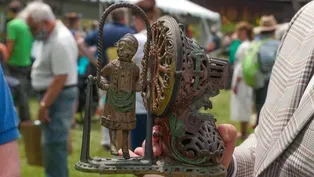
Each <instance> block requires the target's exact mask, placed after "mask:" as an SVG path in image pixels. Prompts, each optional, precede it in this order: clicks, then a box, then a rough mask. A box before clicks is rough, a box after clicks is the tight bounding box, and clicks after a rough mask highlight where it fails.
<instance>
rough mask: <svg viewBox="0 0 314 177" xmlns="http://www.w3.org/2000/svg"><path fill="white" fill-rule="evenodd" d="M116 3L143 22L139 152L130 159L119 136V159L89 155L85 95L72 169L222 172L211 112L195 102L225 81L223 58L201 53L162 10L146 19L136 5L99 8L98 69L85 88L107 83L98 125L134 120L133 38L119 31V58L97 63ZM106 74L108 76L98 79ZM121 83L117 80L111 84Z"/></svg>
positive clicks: (123, 125) (114, 127) (204, 102)
mask: <svg viewBox="0 0 314 177" xmlns="http://www.w3.org/2000/svg"><path fill="white" fill-rule="evenodd" d="M117 8H131V9H132V10H135V11H137V12H138V13H139V14H141V16H142V17H143V20H144V22H145V24H146V28H147V42H146V45H145V49H144V51H143V52H144V58H143V60H142V68H143V70H142V73H141V76H140V83H142V86H141V95H142V97H143V102H144V105H145V106H146V109H147V127H146V129H147V132H146V144H145V153H144V154H145V155H144V157H133V158H130V156H129V154H128V152H127V149H126V147H127V143H125V142H127V141H128V140H127V139H123V143H122V151H123V157H124V158H122V157H116V158H91V157H90V156H89V149H90V148H89V144H90V131H91V130H90V129H91V121H90V117H91V111H89V110H90V105H89V104H90V102H89V101H87V103H86V109H87V111H86V115H85V117H84V129H83V141H82V150H81V159H80V161H79V162H78V163H77V164H76V166H75V168H76V169H77V170H79V171H83V172H89V173H100V174H161V175H166V176H171V175H179V176H182V175H197V176H211V177H217V176H225V174H226V170H225V169H224V167H223V166H222V165H221V164H220V161H221V159H222V156H223V153H224V143H223V141H222V138H221V136H220V134H219V133H218V131H217V128H216V125H215V122H216V119H215V118H214V117H213V115H210V114H202V113H199V110H200V108H202V107H205V108H206V109H211V108H212V102H211V101H210V100H209V98H210V97H214V96H216V95H218V94H219V90H220V89H223V88H224V87H225V85H226V83H228V82H227V78H228V75H227V74H228V73H227V71H228V63H227V61H226V60H222V59H217V58H211V57H209V56H207V54H206V52H205V51H204V49H203V48H202V47H200V46H199V45H198V44H197V43H196V42H195V41H194V40H191V39H189V38H187V37H186V36H185V35H184V34H185V33H184V29H183V28H182V25H180V24H178V23H177V22H176V20H175V19H174V18H172V17H170V16H164V17H161V18H160V19H158V20H157V21H156V22H155V23H154V24H152V26H150V24H149V22H148V20H147V16H146V14H145V13H144V12H143V11H142V10H141V9H140V8H139V7H137V6H136V5H132V4H128V3H117V4H114V5H112V6H110V7H108V9H106V11H105V12H104V14H103V16H102V18H101V21H100V25H99V36H98V39H99V41H98V55H99V58H98V67H97V76H96V77H92V76H90V77H89V79H88V81H89V82H88V83H89V86H88V94H87V100H89V99H90V97H91V95H92V94H93V93H92V89H90V88H91V87H92V86H93V84H95V83H96V85H97V86H98V87H99V88H101V89H105V90H108V92H107V93H108V95H107V96H108V100H107V102H106V106H105V111H104V115H103V116H102V125H103V126H106V127H108V128H109V129H110V130H111V131H112V132H116V131H118V130H122V131H123V137H124V138H125V137H127V136H128V131H129V130H131V129H133V128H134V126H135V124H134V122H136V119H135V111H134V109H135V97H134V94H135V91H134V90H136V89H135V85H136V84H135V82H137V78H138V77H137V76H138V74H137V70H138V69H137V68H136V66H134V63H133V62H132V61H131V60H130V56H131V55H132V56H133V53H134V48H135V47H134V46H135V45H136V43H137V42H136V41H134V38H133V37H132V36H131V35H129V36H127V37H123V38H122V39H121V40H120V41H124V42H122V43H121V45H120V42H119V43H118V45H117V47H118V59H117V60H114V61H113V62H110V63H109V64H107V65H106V66H104V67H103V63H102V60H103V47H102V46H103V41H102V39H103V38H102V36H103V25H104V22H105V19H106V17H107V16H108V15H109V13H110V12H111V11H113V10H115V9H117ZM125 47H126V48H125ZM130 48H131V49H132V50H131V49H130ZM129 49H130V50H129ZM125 53H127V55H125ZM123 68H124V69H123ZM125 68H128V69H125ZM130 68H131V69H130ZM112 72H113V73H112ZM107 75H109V76H110V82H109V83H105V82H103V81H102V79H101V76H103V77H105V76H107ZM111 76H112V77H113V78H111ZM120 82H121V83H124V84H122V85H121V84H113V83H120ZM126 83H127V84H126ZM117 85H118V86H119V87H118V86H117ZM122 100H124V101H122ZM117 120H119V121H117ZM115 121H117V122H115ZM153 127H154V128H153ZM116 144H117V143H116V141H114V145H113V146H112V147H111V152H112V154H114V155H115V154H117V152H116V151H117V149H116ZM156 144H158V147H161V149H162V155H161V156H160V157H157V158H154V156H153V148H152V146H153V145H156Z"/></svg>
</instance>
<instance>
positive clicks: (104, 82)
mask: <svg viewBox="0 0 314 177" xmlns="http://www.w3.org/2000/svg"><path fill="white" fill-rule="evenodd" d="M110 68H111V63H108V64H107V65H106V66H104V67H103V68H102V69H101V76H102V77H101V83H102V84H101V85H102V89H103V90H108V89H109V83H108V80H107V79H106V77H107V76H109V74H110V70H111V69H110Z"/></svg>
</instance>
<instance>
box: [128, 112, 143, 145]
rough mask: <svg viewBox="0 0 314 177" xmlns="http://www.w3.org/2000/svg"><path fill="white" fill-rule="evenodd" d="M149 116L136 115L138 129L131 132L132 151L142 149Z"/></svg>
mask: <svg viewBox="0 0 314 177" xmlns="http://www.w3.org/2000/svg"><path fill="white" fill-rule="evenodd" d="M146 124H147V114H136V128H135V129H133V130H132V131H131V150H133V151H134V150H135V148H137V147H142V143H143V141H144V140H145V138H146Z"/></svg>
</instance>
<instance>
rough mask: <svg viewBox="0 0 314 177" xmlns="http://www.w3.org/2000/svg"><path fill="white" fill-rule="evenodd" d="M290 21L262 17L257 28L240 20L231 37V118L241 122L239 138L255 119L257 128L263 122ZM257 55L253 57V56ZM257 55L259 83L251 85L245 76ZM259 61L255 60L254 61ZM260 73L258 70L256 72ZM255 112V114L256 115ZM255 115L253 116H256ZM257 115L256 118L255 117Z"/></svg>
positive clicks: (254, 125)
mask: <svg viewBox="0 0 314 177" xmlns="http://www.w3.org/2000/svg"><path fill="white" fill-rule="evenodd" d="M287 29H288V24H277V21H276V19H275V18H274V16H272V15H266V16H262V17H261V19H260V24H259V26H257V27H254V28H253V26H252V25H251V24H249V23H248V22H240V23H238V24H237V26H236V30H235V33H234V34H233V35H232V37H231V39H232V40H230V38H229V37H228V39H229V40H228V42H229V43H230V47H229V63H230V65H231V67H230V68H231V69H230V73H231V74H230V86H229V89H231V100H230V107H231V110H230V116H231V120H234V121H239V122H240V132H239V133H238V137H239V138H242V139H246V137H247V136H248V130H247V129H248V125H249V122H250V120H251V118H253V119H254V118H255V120H253V122H254V123H253V126H252V127H253V128H254V127H256V126H257V125H258V123H259V115H260V112H261V109H262V107H263V105H264V103H265V100H266V95H267V89H268V84H269V80H270V75H271V71H272V67H273V65H274V63H275V59H276V55H277V50H278V48H279V45H280V40H281V38H282V37H283V35H284V33H285V31H286V30H287ZM252 55H253V56H252ZM255 58H256V63H257V64H256V65H255V66H256V67H257V68H256V70H257V71H258V72H259V73H261V74H260V76H261V77H258V76H256V77H255V79H256V81H255V82H256V85H250V84H249V83H248V82H250V81H246V80H245V77H244V74H245V73H244V72H246V71H244V70H247V69H251V70H252V68H244V67H247V66H246V63H245V62H247V61H248V60H254V59H255ZM254 62H255V61H254ZM256 75H258V73H257V74H256ZM253 113H255V114H253ZM252 115H253V116H252ZM254 115H255V117H254Z"/></svg>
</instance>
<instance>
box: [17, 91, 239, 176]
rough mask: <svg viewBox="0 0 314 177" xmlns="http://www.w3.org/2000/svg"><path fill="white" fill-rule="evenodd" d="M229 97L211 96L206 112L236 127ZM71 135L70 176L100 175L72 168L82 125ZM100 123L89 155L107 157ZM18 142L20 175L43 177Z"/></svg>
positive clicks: (225, 94) (226, 94)
mask: <svg viewBox="0 0 314 177" xmlns="http://www.w3.org/2000/svg"><path fill="white" fill-rule="evenodd" d="M229 97H230V93H229V92H226V91H222V92H221V94H220V95H218V96H217V97H215V98H212V99H211V100H212V101H213V107H214V108H213V109H212V110H210V111H207V112H210V113H212V114H213V115H214V116H215V118H216V119H217V121H218V124H222V123H231V124H234V125H235V126H236V127H237V128H238V123H236V122H231V121H230V120H229V112H230V111H229V110H230V106H229V100H230V99H229ZM31 108H32V109H31V111H32V116H33V117H35V116H36V114H37V103H36V101H32V102H31ZM71 136H72V144H73V153H72V154H71V155H70V156H69V161H68V166H69V171H70V176H71V177H96V176H100V175H98V174H86V173H81V172H78V171H76V170H75V169H74V165H75V163H76V162H77V161H78V160H79V158H80V148H81V141H82V127H80V128H77V129H74V130H72V131H71ZM100 139H101V133H100V125H99V124H96V123H95V124H94V125H93V128H92V135H91V151H92V152H91V156H92V157H93V156H102V157H108V156H109V153H108V152H105V151H104V150H103V149H102V147H101V146H100ZM19 144H20V153H21V159H22V176H25V177H44V170H43V168H40V167H34V166H29V165H28V164H27V160H26V157H25V153H24V144H23V141H22V140H20V141H19ZM107 176H108V177H114V176H117V177H118V176H119V177H132V176H133V175H107Z"/></svg>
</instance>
